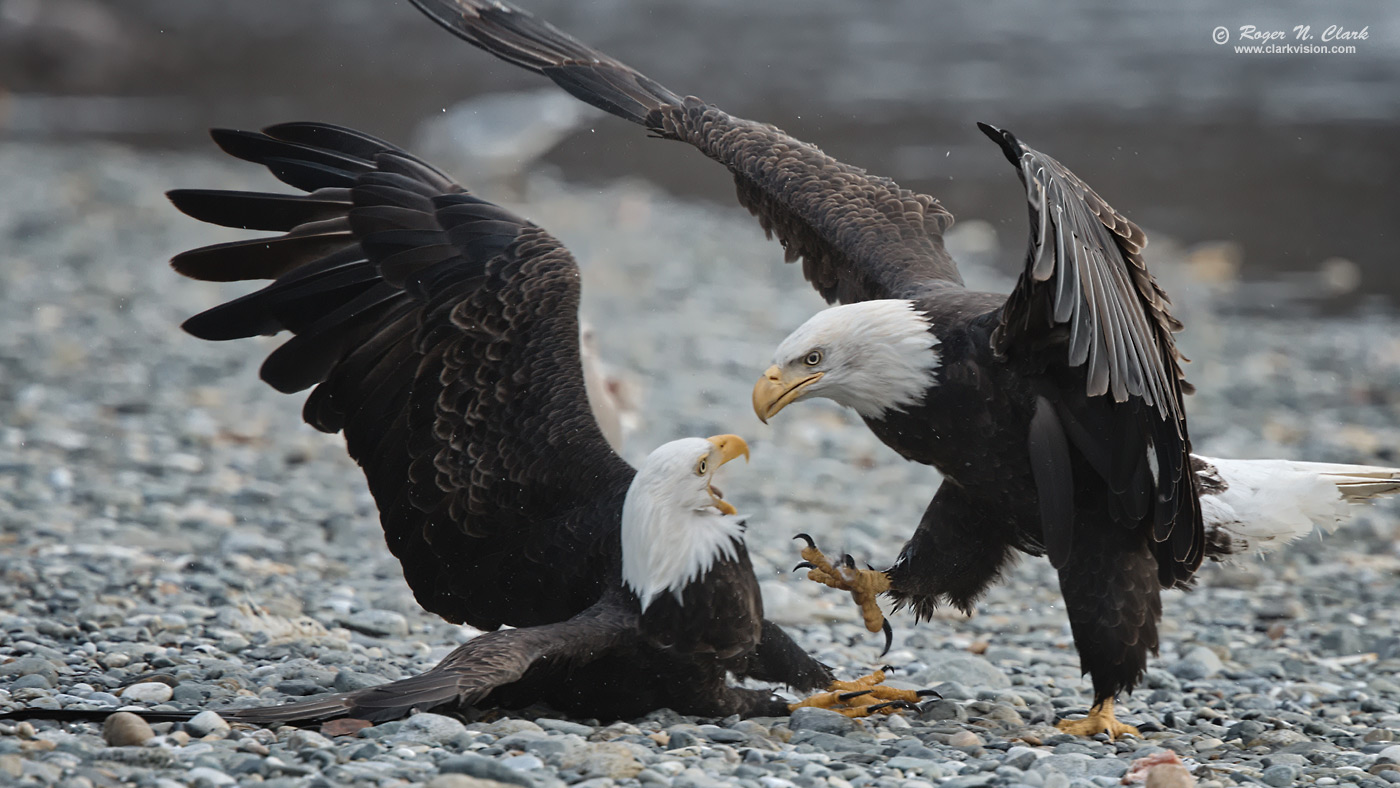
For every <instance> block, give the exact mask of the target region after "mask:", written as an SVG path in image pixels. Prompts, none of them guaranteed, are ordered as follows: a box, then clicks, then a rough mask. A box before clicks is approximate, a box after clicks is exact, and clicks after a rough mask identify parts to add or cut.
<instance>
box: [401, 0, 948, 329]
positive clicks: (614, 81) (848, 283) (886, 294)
mask: <svg viewBox="0 0 1400 788" xmlns="http://www.w3.org/2000/svg"><path fill="white" fill-rule="evenodd" d="M412 2H413V4H414V5H416V6H417V7H418V8H419V9H420V10H422V11H423V12H424V13H425V14H427V15H428V16H429V17H431V18H432V19H433V20H434V21H436V22H437V23H438V24H440V25H442V26H443V27H445V28H447V29H448V30H450V31H451V32H453V33H454V34H456V35H457V36H459V37H461V38H463V39H465V40H467V41H469V42H471V43H472V44H475V45H476V46H478V47H480V48H482V49H484V50H486V51H487V52H490V53H491V54H493V55H496V56H497V57H499V58H501V59H503V60H506V61H508V62H510V63H514V64H515V65H517V66H520V67H521V68H525V69H529V70H530V71H534V72H536V73H539V74H543V75H545V76H547V77H549V78H550V79H552V80H554V81H555V82H556V83H557V84H558V85H559V86H560V87H562V88H564V89H565V90H567V91H568V92H569V93H572V94H573V95H574V96H577V97H578V98H580V99H582V100H583V101H586V102H588V103H589V104H592V105H594V106H596V107H599V108H601V109H603V110H606V111H608V112H610V113H612V114H614V115H617V116H618V117H621V118H626V119H627V120H630V121H632V122H633V123H638V124H641V125H644V126H646V127H647V128H648V129H649V130H651V131H652V132H653V133H655V134H656V135H658V136H661V137H664V138H666V139H674V140H681V141H684V142H688V143H690V144H691V145H694V146H695V147H697V148H699V149H700V150H701V151H702V152H704V154H705V155H706V156H709V157H710V158H712V159H714V160H715V161H718V162H719V163H721V164H723V165H725V166H726V167H728V168H729V170H730V172H732V173H733V174H734V182H735V184H736V186H737V187H738V194H739V202H740V203H741V204H743V205H744V207H746V208H748V209H749V210H750V211H751V212H752V213H753V214H754V215H755V216H757V217H758V220H759V222H760V223H761V224H762V225H763V229H764V230H765V231H766V232H768V234H769V235H770V236H772V235H774V234H776V235H777V236H778V240H779V241H780V242H781V243H782V245H783V248H784V249H785V250H786V257H787V260H788V261H789V262H792V261H794V260H797V259H798V258H802V260H803V264H802V271H803V274H804V275H805V276H806V277H807V281H809V282H811V283H812V285H813V286H814V287H815V288H816V289H817V291H818V292H819V293H821V294H822V296H823V297H824V298H826V300H827V301H828V302H832V301H838V300H839V301H841V302H843V303H850V302H853V301H864V300H869V299H876V298H908V297H916V296H918V295H919V294H920V293H921V292H922V291H923V290H924V289H925V288H926V287H927V286H928V284H929V283H930V282H933V281H939V280H942V281H951V282H955V283H959V284H961V282H962V279H961V277H960V276H959V274H958V270H957V267H956V266H955V265H954V264H953V261H952V259H951V258H950V257H949V256H948V253H947V252H946V251H945V250H944V248H943V232H944V231H945V230H946V229H947V228H948V226H949V225H951V224H952V222H953V217H952V215H951V214H949V213H948V212H947V211H946V210H944V209H943V206H941V205H939V203H938V201H937V200H935V199H933V198H932V197H929V196H927V195H923V194H917V193H915V192H912V191H909V190H908V189H901V188H900V187H899V185H898V184H896V183H895V182H894V181H892V180H890V179H888V178H880V177H876V176H872V175H869V174H867V173H866V172H865V171H864V170H862V169H859V168H857V167H851V166H849V165H846V164H842V163H841V162H839V161H837V160H835V159H833V158H831V157H830V156H827V155H826V154H825V153H822V152H821V151H820V150H819V149H817V148H816V147H815V146H813V145H809V144H807V143H805V142H801V141H798V140H795V139H793V138H792V137H789V136H788V135H786V134H784V133H783V132H782V131H781V130H779V129H777V128H776V127H773V126H769V125H765V124H760V123H754V122H752V121H748V120H743V119H740V118H735V117H732V116H730V115H728V114H727V113H725V112H723V111H722V110H720V109H718V108H716V107H713V106H710V105H708V104H705V103H704V102H702V101H700V100H699V99H696V98H682V97H681V96H679V95H677V94H676V93H673V92H671V91H670V90H668V89H666V88H665V87H662V86H661V85H659V84H657V83H656V82H654V81H652V80H651V79H648V78H647V77H645V76H643V75H641V74H639V73H637V72H636V71H634V70H632V69H631V68H629V67H628V66H626V65H623V64H622V63H620V62H618V61H616V60H614V59H612V58H610V57H608V56H607V55H604V54H602V53H601V52H598V51H596V50H593V49H591V48H589V47H587V46H585V45H584V44H582V43H580V42H578V41H576V40H574V39H573V38H572V37H570V36H569V35H567V34H566V33H563V32H561V31H560V30H558V29H556V28H555V27H554V26H552V25H550V24H549V23H547V22H543V21H541V20H538V19H536V18H534V17H533V16H531V15H530V14H528V13H526V12H524V11H521V10H520V9H517V8H514V7H513V6H510V5H508V4H506V3H502V2H496V0H412Z"/></svg>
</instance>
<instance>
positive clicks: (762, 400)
mask: <svg viewBox="0 0 1400 788" xmlns="http://www.w3.org/2000/svg"><path fill="white" fill-rule="evenodd" d="M825 374H826V373H825V372H814V373H812V374H810V375H807V376H805V377H800V378H797V379H796V380H789V379H787V378H785V377H783V371H782V370H780V369H778V365H777V364H774V365H773V366H771V367H769V368H768V369H767V371H765V372H764V373H763V377H761V378H759V379H758V382H757V383H755V384H754V385H753V412H754V415H755V416H758V420H759V421H761V422H763V423H764V424H767V423H768V420H769V419H771V418H773V417H774V416H775V415H777V413H778V411H780V410H782V409H783V408H786V407H787V406H788V403H790V402H792V401H793V400H795V399H797V398H798V397H800V396H802V392H804V391H806V390H807V389H808V388H810V387H811V385H812V384H813V383H816V382H817V381H819V380H821V379H822V376H823V375H825Z"/></svg>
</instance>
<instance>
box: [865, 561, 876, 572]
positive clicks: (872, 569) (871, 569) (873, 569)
mask: <svg viewBox="0 0 1400 788" xmlns="http://www.w3.org/2000/svg"><path fill="white" fill-rule="evenodd" d="M865 568H866V569H869V570H870V571H872V572H874V571H875V567H873V566H871V565H870V563H869V562H868V561H867V562H866V564H865Z"/></svg>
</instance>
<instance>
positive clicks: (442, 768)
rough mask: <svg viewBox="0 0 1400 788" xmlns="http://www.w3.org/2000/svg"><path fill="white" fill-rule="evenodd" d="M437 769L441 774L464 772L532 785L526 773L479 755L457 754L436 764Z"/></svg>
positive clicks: (480, 777)
mask: <svg viewBox="0 0 1400 788" xmlns="http://www.w3.org/2000/svg"><path fill="white" fill-rule="evenodd" d="M438 771H439V772H442V773H443V774H465V775H467V776H468V777H477V778H479V779H483V780H495V781H497V782H502V783H510V784H512V785H524V786H532V785H533V783H532V782H531V780H530V777H529V776H528V775H525V774H521V773H520V772H517V771H515V770H514V769H511V768H510V767H508V766H504V765H502V764H501V763H500V761H494V760H492V759H490V758H484V757H482V756H480V755H457V756H454V757H452V758H446V759H444V760H443V761H442V762H440V763H439V764H438Z"/></svg>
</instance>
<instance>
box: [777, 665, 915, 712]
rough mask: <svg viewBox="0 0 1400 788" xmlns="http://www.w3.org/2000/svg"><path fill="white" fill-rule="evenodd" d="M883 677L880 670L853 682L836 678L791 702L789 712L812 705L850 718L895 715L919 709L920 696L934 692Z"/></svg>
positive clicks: (882, 672)
mask: <svg viewBox="0 0 1400 788" xmlns="http://www.w3.org/2000/svg"><path fill="white" fill-rule="evenodd" d="M884 680H885V671H884V670H877V671H875V672H874V673H870V674H868V675H865V676H861V677H860V678H858V679H852V680H851V681H839V680H838V681H833V682H831V684H830V686H828V687H827V691H826V692H820V693H817V694H816V695H813V696H811V697H810V698H806V699H804V700H802V701H801V702H799V703H791V704H788V711H789V712H791V711H795V710H797V709H800V708H803V707H807V706H811V707H815V708H819V709H831V710H832V711H835V712H838V713H840V714H844V715H846V716H847V717H866V716H869V715H871V714H893V713H894V712H896V711H899V710H901V709H913V708H918V706H917V704H918V702H919V701H920V699H922V698H923V697H925V696H927V695H931V694H935V693H933V691H932V690H922V691H920V690H907V689H899V688H897V687H886V686H884V685H883V684H882V683H881V682H883V681H884Z"/></svg>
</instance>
